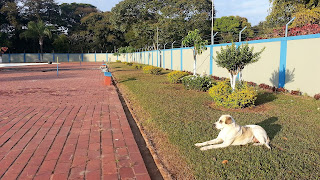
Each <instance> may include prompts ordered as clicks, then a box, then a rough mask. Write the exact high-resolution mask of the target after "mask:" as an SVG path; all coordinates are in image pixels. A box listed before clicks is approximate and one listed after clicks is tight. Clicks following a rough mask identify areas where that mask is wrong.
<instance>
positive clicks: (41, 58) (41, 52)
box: [39, 38, 43, 62]
mask: <svg viewBox="0 0 320 180" xmlns="http://www.w3.org/2000/svg"><path fill="white" fill-rule="evenodd" d="M39 45H40V54H41V56H40V61H41V62H42V61H43V49H42V46H43V39H42V38H39Z"/></svg>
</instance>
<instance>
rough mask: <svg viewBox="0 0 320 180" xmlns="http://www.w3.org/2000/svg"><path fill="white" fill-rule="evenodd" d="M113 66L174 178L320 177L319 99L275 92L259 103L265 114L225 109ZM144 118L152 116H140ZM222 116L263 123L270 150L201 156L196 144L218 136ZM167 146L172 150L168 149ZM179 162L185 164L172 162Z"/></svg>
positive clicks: (204, 96)
mask: <svg viewBox="0 0 320 180" xmlns="http://www.w3.org/2000/svg"><path fill="white" fill-rule="evenodd" d="M110 66H111V71H112V73H113V76H114V77H116V79H117V80H118V83H119V84H118V85H119V86H120V87H121V88H123V87H125V89H126V91H127V93H126V94H124V96H127V97H126V98H128V99H129V100H130V102H131V103H132V107H133V111H135V112H136V111H137V110H139V111H140V113H136V114H137V116H138V118H139V123H140V124H141V126H142V127H143V128H144V129H145V131H146V132H147V133H148V135H149V136H150V138H151V140H152V142H153V144H154V145H155V147H156V150H157V151H158V154H160V158H161V160H162V161H163V162H164V164H165V165H166V167H167V168H168V169H169V171H170V172H171V173H172V175H173V178H177V179H182V178H183V179H190V178H195V179H217V178H218V179H219V178H220V179H236V178H237V179H238V178H241V179H256V178H259V179H279V178H287V179H297V178H299V179H317V178H318V177H319V176H320V174H319V173H320V164H319V159H320V155H319V153H318V152H320V149H319V146H318V144H319V138H318V137H319V136H320V131H319V130H320V124H319V123H320V122H319V119H320V111H319V110H318V109H319V107H320V101H315V100H314V99H312V98H305V97H294V96H290V95H283V94H276V95H274V98H267V99H269V100H267V101H266V102H263V104H262V105H261V106H264V105H265V106H267V107H268V108H267V109H266V110H265V111H261V112H259V111H258V112H254V111H252V112H251V111H228V110H223V111H222V110H217V109H214V108H211V107H210V106H208V104H210V102H212V100H211V98H210V96H209V95H208V93H203V92H195V91H186V90H184V88H183V87H182V85H176V84H169V83H168V82H167V79H166V75H165V74H163V75H160V76H154V75H149V74H143V73H142V70H137V69H135V68H134V67H129V66H126V65H124V64H121V63H112V64H111V65H110ZM123 89H124V88H123ZM136 105H138V106H136ZM137 107H139V108H137ZM136 108H137V109H136ZM140 114H148V116H142V117H140ZM222 114H231V115H232V116H233V117H234V118H235V119H236V121H237V123H238V124H240V125H246V124H258V125H261V126H262V127H263V128H265V129H266V131H267V133H268V135H269V137H270V139H271V147H272V150H271V151H269V150H267V149H266V148H264V147H261V146H258V147H256V146H252V145H245V146H231V147H228V148H224V149H215V150H209V151H205V152H201V151H200V150H199V149H198V148H196V147H195V146H194V143H196V142H202V141H206V140H209V139H212V138H214V137H216V136H217V134H218V131H217V130H216V129H214V128H212V123H213V122H215V121H216V120H217V119H218V118H219V117H220V116H221V115H222ZM155 132H161V133H162V136H160V137H156V136H158V135H159V133H158V134H157V133H155ZM158 141H159V142H158ZM163 146H168V147H169V148H167V150H165V148H163ZM174 148H176V149H174ZM173 152H174V153H173ZM177 154H179V155H178V156H175V155H177ZM172 156H175V157H172ZM168 157H169V158H168ZM170 157H171V159H170ZM178 160H181V162H185V163H182V164H180V165H179V163H176V164H174V163H175V162H177V161H178ZM186 172H189V173H186Z"/></svg>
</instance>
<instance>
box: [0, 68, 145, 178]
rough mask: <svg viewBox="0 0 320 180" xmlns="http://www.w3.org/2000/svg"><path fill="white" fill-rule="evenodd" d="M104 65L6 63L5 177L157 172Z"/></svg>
mask: <svg viewBox="0 0 320 180" xmlns="http://www.w3.org/2000/svg"><path fill="white" fill-rule="evenodd" d="M100 64H101V63H82V65H81V66H80V64H78V63H63V64H60V65H59V77H57V72H56V65H41V66H24V67H10V68H0V179H4V180H10V179H41V180H45V179H52V180H53V179H59V180H60V179H94V180H95V179H106V180H113V179H138V180H139V179H143V180H144V179H150V177H149V175H148V173H147V170H146V167H145V164H144V162H143V159H142V157H141V154H140V152H139V149H138V146H137V144H136V142H135V140H134V137H133V134H132V131H131V129H130V126H129V124H128V121H127V118H126V116H125V113H124V110H123V107H122V105H121V102H120V100H119V97H118V94H117V92H116V89H115V87H114V86H104V85H103V83H102V82H103V78H104V77H103V74H102V73H101V72H100V70H99V69H98V68H99V66H100Z"/></svg>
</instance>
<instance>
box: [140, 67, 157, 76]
mask: <svg viewBox="0 0 320 180" xmlns="http://www.w3.org/2000/svg"><path fill="white" fill-rule="evenodd" d="M161 71H162V68H159V67H155V66H145V67H143V72H144V73H145V74H154V75H159V74H161Z"/></svg>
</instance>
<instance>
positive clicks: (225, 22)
mask: <svg viewBox="0 0 320 180" xmlns="http://www.w3.org/2000/svg"><path fill="white" fill-rule="evenodd" d="M245 26H247V28H246V29H245V30H244V31H243V33H242V34H243V35H242V38H241V39H242V40H244V39H246V38H247V37H251V36H253V31H252V30H251V24H250V23H249V22H248V20H247V18H244V17H240V16H223V17H221V18H216V19H215V22H214V31H216V32H219V33H218V38H219V42H220V43H225V42H238V41H239V33H240V31H241V30H242V29H243V28H244V27H245Z"/></svg>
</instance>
